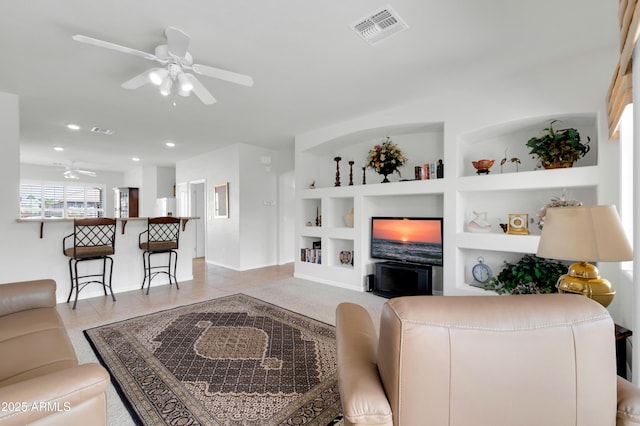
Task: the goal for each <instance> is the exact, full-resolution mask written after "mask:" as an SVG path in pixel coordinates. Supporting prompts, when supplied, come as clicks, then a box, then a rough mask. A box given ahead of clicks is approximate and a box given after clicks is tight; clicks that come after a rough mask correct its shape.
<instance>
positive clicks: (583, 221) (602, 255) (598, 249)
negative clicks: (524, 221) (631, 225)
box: [536, 206, 633, 262]
mask: <svg viewBox="0 0 640 426" xmlns="http://www.w3.org/2000/svg"><path fill="white" fill-rule="evenodd" d="M536 254H537V255H538V256H539V257H545V258H552V259H559V260H575V261H587V262H621V261H626V260H632V258H633V251H632V250H631V246H630V245H629V241H628V240H627V237H626V235H625V233H624V229H623V228H622V223H621V222H620V217H619V216H618V212H617V210H616V208H615V206H580V207H554V208H550V209H547V213H546V216H545V219H544V227H543V228H542V235H541V236H540V243H539V245H538V252H537V253H536Z"/></svg>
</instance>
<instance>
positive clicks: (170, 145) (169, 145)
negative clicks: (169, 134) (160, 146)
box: [165, 142, 176, 148]
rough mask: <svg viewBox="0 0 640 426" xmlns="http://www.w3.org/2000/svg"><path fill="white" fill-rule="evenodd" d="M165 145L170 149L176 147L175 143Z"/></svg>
mask: <svg viewBox="0 0 640 426" xmlns="http://www.w3.org/2000/svg"><path fill="white" fill-rule="evenodd" d="M165 145H166V146H168V147H169V148H173V147H174V146H176V144H175V143H173V142H167V143H165Z"/></svg>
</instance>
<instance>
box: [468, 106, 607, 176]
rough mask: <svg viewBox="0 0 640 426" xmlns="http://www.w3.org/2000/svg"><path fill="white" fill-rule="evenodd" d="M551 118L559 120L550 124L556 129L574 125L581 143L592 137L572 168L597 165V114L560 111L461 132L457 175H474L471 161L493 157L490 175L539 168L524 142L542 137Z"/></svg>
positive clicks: (474, 171) (491, 158)
mask: <svg viewBox="0 0 640 426" xmlns="http://www.w3.org/2000/svg"><path fill="white" fill-rule="evenodd" d="M552 120H558V121H557V122H556V123H554V124H553V128H554V129H556V130H557V129H563V128H568V127H573V128H576V129H577V130H578V131H579V132H580V136H581V139H582V142H583V143H586V142H587V138H590V139H591V141H590V142H589V146H590V147H591V149H590V151H589V153H587V155H586V156H585V157H583V158H581V159H580V160H578V161H577V162H576V163H575V165H574V167H582V166H594V165H597V158H598V130H597V115H596V114H595V113H584V114H571V115H566V114H560V115H556V116H545V117H533V118H528V119H524V120H516V121H511V122H509V123H504V124H499V125H495V126H490V127H487V128H485V129H481V130H477V131H474V132H471V133H467V134H464V135H461V136H460V137H459V146H460V155H459V161H460V164H459V167H458V170H459V173H460V176H474V175H477V174H476V169H475V168H474V167H473V165H472V161H476V160H480V159H489V160H495V162H494V164H493V166H492V167H491V169H490V174H497V173H516V172H522V171H532V170H536V169H539V165H538V164H537V160H536V159H534V158H533V157H532V156H531V155H530V154H529V148H527V146H526V144H527V141H528V140H529V139H531V138H532V137H539V136H542V135H543V133H544V132H543V131H544V129H545V128H547V127H549V124H550V122H551V121H552ZM503 158H505V159H506V162H505V163H504V165H502V166H501V165H500V163H501V160H502V159H503ZM512 158H518V159H519V160H520V163H517V162H512V161H511V159H512Z"/></svg>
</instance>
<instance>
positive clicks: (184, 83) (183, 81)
mask: <svg viewBox="0 0 640 426" xmlns="http://www.w3.org/2000/svg"><path fill="white" fill-rule="evenodd" d="M178 83H180V91H182V92H190V91H191V90H193V84H192V83H191V81H189V79H188V78H187V76H186V75H185V74H184V73H183V72H180V73H179V74H178ZM182 96H188V95H182Z"/></svg>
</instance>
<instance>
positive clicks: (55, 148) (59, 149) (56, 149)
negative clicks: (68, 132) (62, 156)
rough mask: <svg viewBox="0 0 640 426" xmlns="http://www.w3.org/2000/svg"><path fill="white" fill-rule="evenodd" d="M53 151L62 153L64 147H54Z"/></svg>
mask: <svg viewBox="0 0 640 426" xmlns="http://www.w3.org/2000/svg"><path fill="white" fill-rule="evenodd" d="M53 150H54V151H64V147H61V146H54V147H53Z"/></svg>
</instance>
